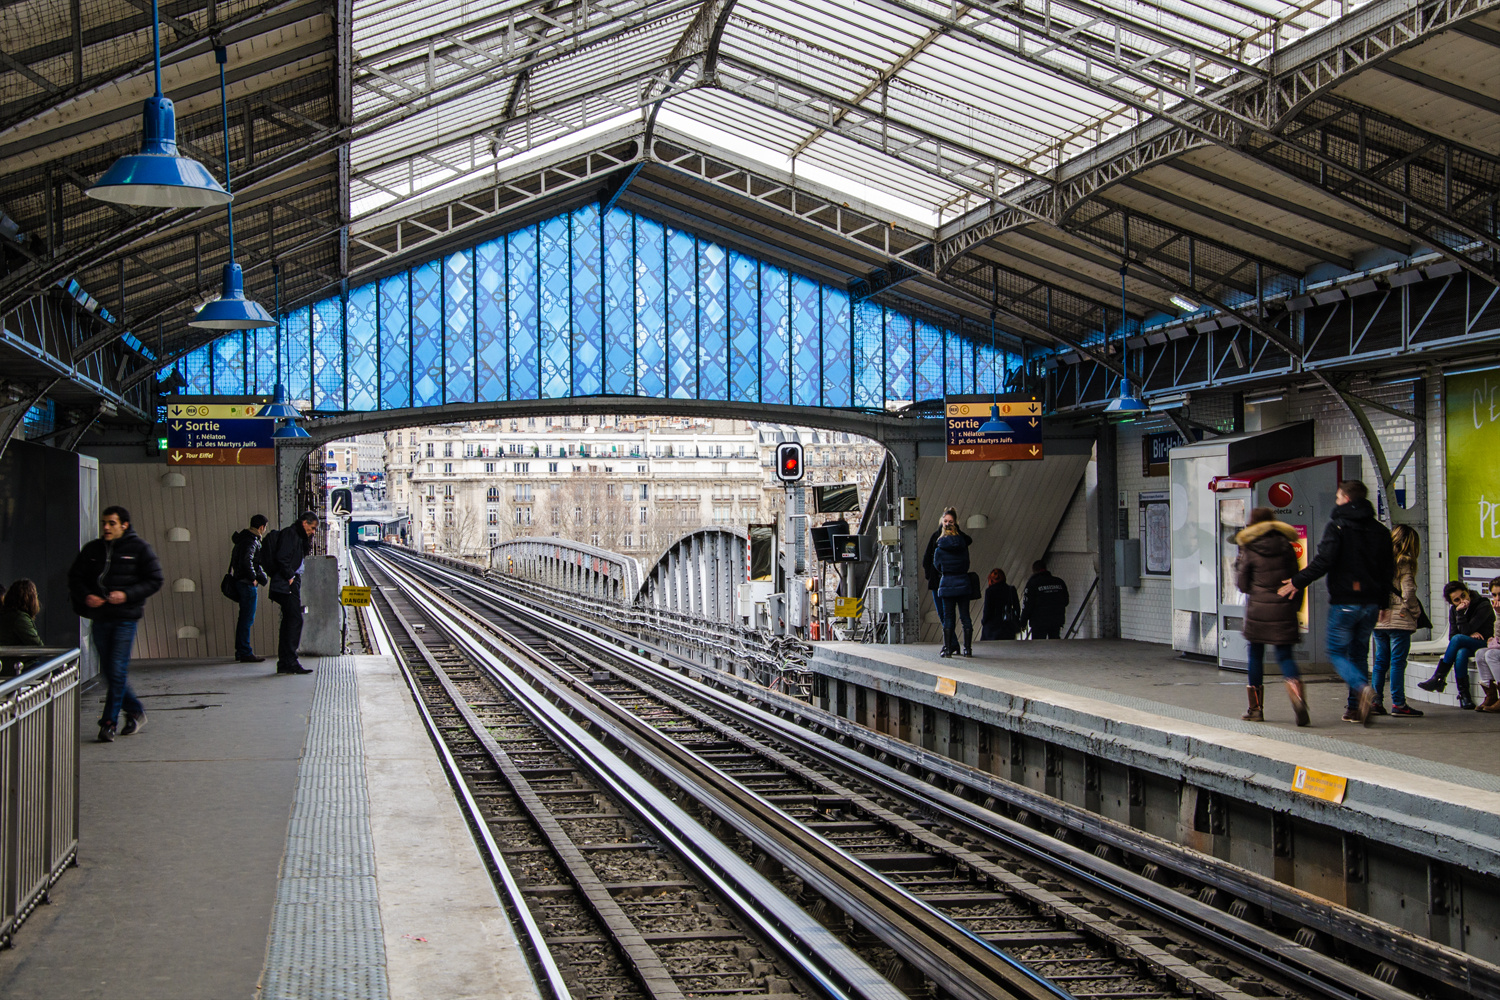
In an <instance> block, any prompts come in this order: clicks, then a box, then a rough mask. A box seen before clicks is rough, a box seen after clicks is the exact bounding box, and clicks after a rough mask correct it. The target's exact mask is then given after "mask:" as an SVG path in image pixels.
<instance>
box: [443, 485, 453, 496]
mask: <svg viewBox="0 0 1500 1000" xmlns="http://www.w3.org/2000/svg"><path fill="white" fill-rule="evenodd" d="M452 495H453V484H452V483H448V484H447V485H445V486H444V487H443V496H445V497H451V496H452Z"/></svg>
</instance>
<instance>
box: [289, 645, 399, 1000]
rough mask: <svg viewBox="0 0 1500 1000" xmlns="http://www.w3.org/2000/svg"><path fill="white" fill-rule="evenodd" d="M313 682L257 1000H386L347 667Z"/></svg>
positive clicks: (332, 664) (331, 667)
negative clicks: (284, 854) (305, 743)
mask: <svg viewBox="0 0 1500 1000" xmlns="http://www.w3.org/2000/svg"><path fill="white" fill-rule="evenodd" d="M314 679H315V681H316V687H315V689H314V691H313V701H312V710H311V714H310V716H309V718H308V725H307V745H306V747H305V748H304V750H303V754H302V764H301V767H300V768H299V769H298V774H297V795H296V798H295V800H294V801H293V804H292V819H291V823H290V825H289V827H288V829H287V838H286V856H285V857H284V858H283V860H282V864H281V880H280V882H279V883H278V885H277V889H276V909H275V912H274V914H273V916H272V918H271V936H270V941H269V943H268V945H267V948H266V969H265V973H264V974H263V975H262V977H261V989H260V1000H386V998H388V997H389V996H390V991H389V986H388V983H387V981H386V964H385V944H384V939H383V937H382V933H381V927H380V907H379V901H378V899H377V897H376V890H375V849H374V845H373V842H372V841H371V838H370V812H369V800H368V795H367V792H366V788H365V761H364V741H363V739H362V738H361V736H360V728H359V726H360V718H359V699H358V695H357V692H356V690H355V683H356V682H355V669H354V661H353V660H352V659H351V658H349V657H343V656H339V657H327V658H325V659H323V660H321V661H320V662H319V664H318V667H317V671H316V673H315V674H314Z"/></svg>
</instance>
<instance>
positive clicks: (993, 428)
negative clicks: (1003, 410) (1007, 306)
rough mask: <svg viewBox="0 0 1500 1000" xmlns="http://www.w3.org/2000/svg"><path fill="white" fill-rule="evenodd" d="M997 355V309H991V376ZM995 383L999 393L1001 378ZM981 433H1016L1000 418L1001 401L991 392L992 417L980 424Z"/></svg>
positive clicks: (996, 390) (993, 372)
mask: <svg viewBox="0 0 1500 1000" xmlns="http://www.w3.org/2000/svg"><path fill="white" fill-rule="evenodd" d="M997 356H999V352H998V351H996V350H995V311H994V310H993V309H991V310H990V376H991V377H992V378H993V377H994V375H995V358H996V357H997ZM993 385H994V386H995V392H997V393H998V392H999V380H998V379H996V380H995V382H994V383H993ZM979 433H981V434H1014V433H1015V429H1014V428H1013V427H1011V425H1010V424H1008V423H1006V422H1005V421H1004V420H1001V419H1000V403H999V401H998V400H995V399H994V394H991V402H990V419H988V420H986V421H985V422H984V423H982V424H980V425H979Z"/></svg>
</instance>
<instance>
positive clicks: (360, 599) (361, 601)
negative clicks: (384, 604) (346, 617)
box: [339, 587, 370, 608]
mask: <svg viewBox="0 0 1500 1000" xmlns="http://www.w3.org/2000/svg"><path fill="white" fill-rule="evenodd" d="M339 603H340V604H342V605H344V606H346V607H351V608H368V607H369V606H370V588H369V587H345V588H343V589H342V590H340V591H339Z"/></svg>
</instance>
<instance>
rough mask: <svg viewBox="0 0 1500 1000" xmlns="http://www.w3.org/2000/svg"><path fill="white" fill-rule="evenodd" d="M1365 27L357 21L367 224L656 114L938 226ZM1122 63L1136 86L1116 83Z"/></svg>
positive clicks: (484, 17)
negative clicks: (1197, 100)
mask: <svg viewBox="0 0 1500 1000" xmlns="http://www.w3.org/2000/svg"><path fill="white" fill-rule="evenodd" d="M1357 6H1359V4H1357V3H1351V2H1349V0H1312V2H1306V3H1285V2H1281V0H1247V2H1241V0H1202V2H1188V0H1156V2H1151V3H1145V2H1138V0H1124V2H1122V0H1111V2H1110V3H1109V4H1108V5H1107V6H1106V5H1104V4H1103V3H1098V4H1095V3H1088V2H1073V0H1022V2H1019V3H1017V2H1009V3H1005V4H1003V5H1002V4H999V3H989V2H984V0H980V2H975V3H972V4H968V5H950V4H947V3H939V2H931V0H708V2H706V3H705V2H703V0H597V2H594V0H578V2H576V3H566V4H562V5H558V4H557V3H555V0H522V2H513V3H508V4H501V5H499V6H490V5H484V4H480V3H477V2H475V0H355V4H354V14H355V18H354V21H355V23H354V49H355V72H354V112H355V135H356V138H355V141H354V143H353V146H352V159H353V171H354V181H353V189H352V200H353V209H354V214H355V216H356V217H360V216H364V215H367V214H368V213H370V212H373V211H375V210H378V209H382V208H388V207H392V206H399V205H400V204H401V203H402V202H403V201H405V200H406V199H413V198H418V197H422V196H425V195H427V194H430V193H432V192H435V191H440V190H441V189H442V188H444V187H446V186H451V185H453V184H456V183H459V182H462V181H464V180H466V179H469V178H472V177H474V176H476V175H482V174H483V173H484V172H485V171H493V170H495V169H499V168H504V167H506V166H509V165H512V164H518V163H520V162H523V161H524V160H525V159H526V158H528V157H529V156H535V155H536V153H537V151H538V150H540V149H542V148H544V147H546V146H547V145H548V144H549V143H551V144H555V143H558V142H561V141H566V140H569V139H573V140H576V139H577V137H578V133H579V132H580V131H581V130H585V129H594V128H604V127H609V126H615V125H619V124H622V123H626V122H630V121H638V120H641V119H642V118H644V117H646V116H648V115H649V114H650V109H652V108H654V107H658V106H659V107H660V109H661V113H662V114H664V115H666V116H668V117H669V118H670V120H671V122H672V124H673V127H674V128H675V129H677V130H678V131H682V132H686V133H688V134H690V135H693V136H696V137H701V138H702V139H703V141H704V142H705V144H707V145H715V146H724V145H726V141H727V142H728V143H731V144H732V147H733V148H734V149H735V150H736V151H737V152H740V153H742V154H746V155H753V156H755V157H756V158H757V159H759V160H761V161H762V162H764V163H765V164H766V165H768V166H771V167H775V168H778V169H782V170H791V171H797V170H799V169H801V170H808V171H810V172H815V173H816V174H817V176H818V179H819V180H820V181H821V182H822V183H825V184H832V185H834V186H838V185H839V184H840V183H841V182H842V183H844V184H847V185H849V186H850V189H851V190H858V191H859V192H861V194H862V196H863V197H866V198H869V199H870V200H879V201H883V203H884V207H887V208H889V209H891V210H893V211H898V212H900V213H902V214H904V215H907V216H909V217H911V218H912V219H913V220H914V221H917V222H921V223H924V224H927V225H932V224H936V223H938V222H940V221H943V220H945V219H950V218H952V217H953V216H955V215H957V214H961V213H963V212H965V211H968V210H970V209H972V208H975V207H977V206H979V205H982V204H984V203H986V202H988V201H990V200H992V199H994V198H995V197H997V196H1001V195H1003V194H1004V193H1005V192H1007V191H1010V190H1012V189H1014V188H1016V187H1018V186H1019V185H1021V184H1024V183H1025V182H1026V181H1028V180H1030V179H1033V178H1035V177H1038V176H1042V175H1046V174H1048V173H1049V172H1050V171H1053V170H1054V169H1055V168H1057V167H1058V166H1059V165H1060V164H1062V163H1065V162H1067V161H1068V160H1070V159H1072V158H1074V157H1077V156H1079V155H1080V154H1083V153H1086V152H1087V151H1089V150H1090V149H1092V148H1093V147H1094V146H1096V145H1098V144H1099V143H1101V142H1103V141H1105V140H1108V139H1109V138H1111V137H1112V136H1114V135H1117V134H1118V133H1120V132H1121V131H1123V130H1125V129H1128V128H1131V127H1133V126H1135V125H1137V124H1140V123H1141V122H1142V121H1144V120H1145V119H1146V118H1147V117H1148V112H1146V111H1143V110H1141V109H1142V108H1143V107H1148V106H1152V105H1159V106H1167V107H1170V106H1172V105H1175V104H1177V103H1179V102H1180V100H1181V94H1182V92H1183V90H1184V88H1186V87H1188V86H1192V87H1196V88H1197V89H1198V90H1199V91H1203V90H1210V89H1212V88H1213V87H1214V86H1216V85H1217V84H1219V83H1221V82H1224V81H1228V80H1230V79H1231V78H1232V77H1236V76H1240V77H1243V76H1244V75H1245V74H1250V75H1251V76H1254V75H1255V74H1256V72H1257V67H1260V66H1263V65H1264V64H1265V62H1266V60H1267V59H1268V57H1269V56H1270V55H1271V54H1272V52H1273V51H1275V50H1277V49H1280V48H1282V47H1284V46H1286V45H1287V44H1288V43H1289V42H1292V41H1294V40H1296V39H1297V38H1299V37H1301V36H1303V35H1305V34H1307V33H1308V32H1311V31H1316V30H1317V29H1319V28H1322V27H1324V26H1325V25H1327V24H1329V23H1330V22H1331V21H1332V20H1334V19H1336V18H1338V17H1341V16H1344V15H1345V14H1346V13H1347V12H1348V11H1350V10H1351V9H1353V8H1355V7H1357ZM716 23H718V24H721V25H722V31H721V32H716V31H715V27H716ZM715 39H717V44H716V45H715V44H714V43H715ZM1120 60H1125V61H1126V62H1128V63H1129V64H1130V65H1131V66H1133V67H1134V69H1133V70H1132V71H1131V72H1130V73H1129V74H1121V73H1118V72H1114V71H1112V70H1110V69H1109V65H1108V64H1110V63H1112V62H1113V63H1116V64H1117V63H1118V62H1119V61H1120ZM1095 81H1104V82H1106V83H1107V84H1108V86H1109V87H1112V88H1113V89H1107V88H1106V87H1101V86H1096V85H1094V82H1095ZM1189 81H1190V83H1189Z"/></svg>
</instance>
